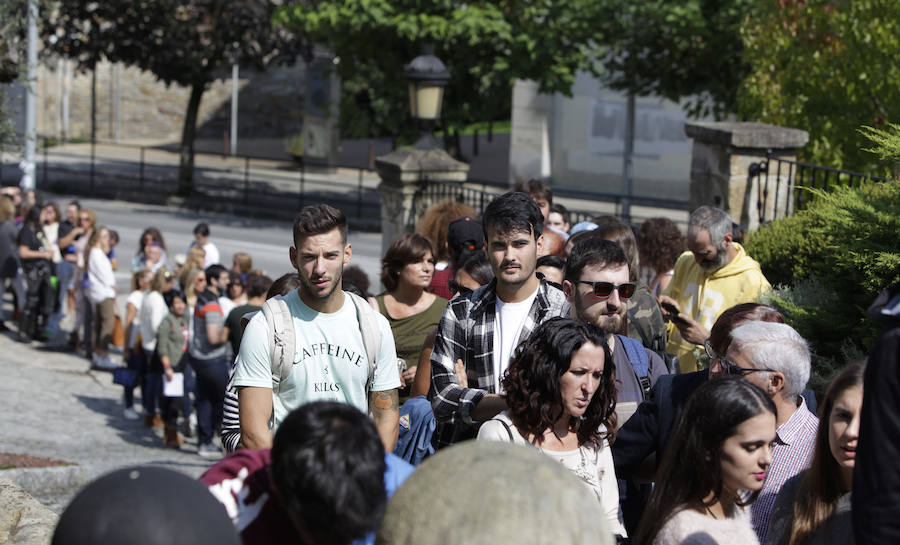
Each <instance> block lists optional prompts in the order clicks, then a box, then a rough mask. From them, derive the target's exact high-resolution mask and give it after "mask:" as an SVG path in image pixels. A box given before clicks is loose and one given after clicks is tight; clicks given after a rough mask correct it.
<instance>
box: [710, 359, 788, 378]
mask: <svg viewBox="0 0 900 545" xmlns="http://www.w3.org/2000/svg"><path fill="white" fill-rule="evenodd" d="M719 362H720V363H721V364H722V370H723V371H725V374H726V375H735V376H739V377H742V376H744V375H746V374H748V373H755V372H770V371H775V370H774V369H757V368H755V367H738V365H737V364H736V363H734V362H733V361H731V360H730V359H728V358H719Z"/></svg>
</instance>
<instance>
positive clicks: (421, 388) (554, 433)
mask: <svg viewBox="0 0 900 545" xmlns="http://www.w3.org/2000/svg"><path fill="white" fill-rule="evenodd" d="M0 201H4V199H0ZM3 206H4V205H3V203H2V202H0V213H3ZM35 206H37V205H35ZM32 208H34V206H33V207H32ZM49 208H52V206H51V207H49ZM49 208H47V207H43V208H41V207H38V208H37V210H38V213H37V215H35V214H32V213H30V211H28V212H27V213H26V214H25V215H24V216H23V218H24V219H23V222H24V223H23V226H22V227H21V230H20V231H19V235H18V236H19V245H20V246H21V247H22V248H20V249H19V251H18V252H17V260H18V261H17V262H16V263H17V264H16V268H17V270H18V271H19V273H17V274H23V273H24V271H26V270H27V269H26V266H25V264H26V262H27V261H28V260H46V261H48V262H50V263H52V264H54V265H55V269H54V268H52V267H51V269H50V273H49V274H50V276H54V277H56V278H57V279H58V280H56V281H53V282H51V283H50V288H52V287H53V284H54V283H58V287H57V288H56V289H57V290H58V295H57V291H52V290H51V289H50V288H42V287H39V288H37V289H34V290H33V289H32V288H31V287H28V288H27V289H23V290H22V294H21V296H22V299H21V301H23V302H24V303H23V304H21V309H22V310H21V312H20V317H19V323H20V331H21V328H23V327H25V328H26V329H25V331H26V332H28V334H29V335H31V336H35V335H40V332H41V331H42V328H49V327H53V326H54V324H56V323H58V320H54V318H52V315H53V313H54V312H59V311H60V310H59V309H60V306H61V305H62V304H63V303H66V302H67V301H68V295H67V292H68V291H69V290H70V288H71V291H73V294H72V295H73V299H74V301H76V303H75V310H76V312H78V309H79V308H81V307H83V308H82V310H81V314H82V316H81V318H80V319H77V320H76V323H77V324H78V325H79V327H82V328H84V329H79V330H76V331H77V332H78V331H94V335H93V337H92V338H90V339H87V338H86V337H87V336H86V335H85V334H84V333H83V332H82V333H80V334H79V335H78V337H77V341H78V343H79V344H84V343H86V342H90V343H92V344H90V345H89V346H90V348H89V349H88V350H89V352H88V353H89V354H91V355H92V357H93V363H94V365H96V366H98V367H101V368H105V367H109V366H110V364H109V361H108V360H109V355H108V345H109V343H110V339H111V337H112V333H113V327H112V326H111V325H110V324H112V323H114V321H115V318H116V312H115V309H114V304H113V303H112V302H114V301H115V298H116V295H117V294H116V291H115V282H114V275H111V272H112V271H113V270H115V268H116V267H117V264H116V259H115V252H114V248H115V243H114V240H115V238H116V237H114V236H111V235H112V234H113V233H112V232H111V231H110V230H109V229H107V228H105V227H103V226H100V225H97V219H96V217H95V216H94V215H93V214H92V213H90V212H89V211H87V210H83V209H80V208H79V207H78V206H77V203H72V204H70V205H69V207H67V216H68V215H69V212H68V209H69V208H72V210H73V211H72V214H71V220H72V224H73V226H74V224H75V223H78V224H79V227H73V229H69V228H68V227H66V228H64V227H63V226H60V227H59V228H58V229H57V230H56V231H55V234H56V238H55V240H54V241H50V240H49V238H48V237H47V231H48V230H47V229H45V228H44V227H42V226H46V225H47V224H48V220H52V219H53V215H52V213H51V212H45V211H44V210H45V209H49ZM32 216H34V218H33V220H32V219H29V218H32ZM57 219H58V217H57ZM82 220H83V221H82ZM51 223H52V222H51ZM5 229H7V227H6V224H5V223H3V224H0V233H5V232H6V231H5ZM75 229H77V230H78V233H77V234H76V235H75V236H72V234H71V233H72V232H74V230H75ZM38 231H43V233H44V235H40V234H36V232H38ZM22 233H25V235H22ZM194 234H195V243H194V244H193V245H192V247H191V248H189V249H188V251H187V252H186V256H185V258H184V262H183V263H182V264H181V265H180V266H178V267H171V265H172V263H170V261H169V257H168V252H167V249H166V246H165V243H164V241H163V236H162V234H161V233H160V232H159V230H157V229H155V228H148V229H147V230H145V232H144V233H143V234H142V236H141V240H140V242H141V244H140V251H139V253H138V255H136V256H135V257H134V259H133V260H132V272H133V283H132V292H131V293H130V294H129V295H128V297H127V303H126V306H125V312H124V314H123V316H122V318H123V323H124V330H125V337H126V342H125V347H124V350H123V355H124V356H125V360H126V365H125V366H122V367H119V368H117V371H116V374H117V381H118V380H120V379H119V377H118V375H122V377H121V383H122V384H123V385H124V387H125V396H124V399H125V407H124V409H123V410H124V411H125V414H126V416H127V417H128V418H138V417H139V415H138V414H137V412H136V411H135V409H134V406H133V403H134V388H136V387H137V386H140V388H141V405H142V407H143V411H144V418H145V421H146V423H147V425H149V426H153V425H158V426H161V427H163V428H164V441H165V443H166V444H167V445H169V446H172V447H175V448H178V447H180V445H181V444H182V443H183V438H182V435H183V434H184V433H193V432H194V430H192V429H191V426H190V414H191V412H192V411H193V412H195V413H196V422H197V425H196V433H197V434H198V453H199V454H200V455H201V456H205V457H210V458H220V457H222V456H223V448H220V447H219V444H220V443H221V444H222V445H223V446H224V450H226V451H228V452H230V454H228V455H227V456H225V458H224V459H222V460H219V461H218V462H216V463H215V464H214V465H213V466H212V467H211V468H210V469H209V470H208V471H207V472H206V473H205V474H204V475H203V476H202V477H201V482H202V483H203V484H204V485H206V486H207V488H208V489H209V490H210V492H211V493H212V496H213V497H214V498H215V499H216V500H218V502H219V503H220V504H221V505H223V506H224V509H225V511H226V513H227V515H228V517H229V518H230V519H231V521H232V522H233V524H234V527H235V531H236V532H237V534H238V535H239V536H240V539H241V540H242V541H243V543H246V544H257V543H270V542H276V541H278V542H292V543H331V544H337V543H351V542H354V543H374V540H375V533H374V532H375V530H376V529H377V528H378V525H379V523H380V520H381V517H382V514H383V513H384V511H385V506H386V505H387V502H388V501H389V500H390V497H391V495H392V494H393V493H394V491H395V490H396V489H397V488H400V487H402V486H403V484H402V483H403V482H404V481H405V480H406V479H407V478H408V477H410V475H413V474H414V471H415V470H416V466H417V465H419V464H420V463H424V464H428V463H429V458H430V457H431V456H433V455H435V454H436V453H438V451H440V450H442V449H446V448H452V446H453V445H455V444H457V443H461V442H464V441H467V440H473V439H474V440H476V442H475V443H470V444H484V445H485V446H487V445H492V444H496V443H508V444H511V445H517V446H518V447H519V448H526V449H529V450H530V451H532V452H536V453H539V454H540V456H541V457H543V458H542V459H549V460H553V461H555V462H557V463H558V464H559V465H560V466H561V467H563V468H565V469H566V470H567V471H568V472H569V473H570V474H571V475H574V477H576V478H577V479H574V480H573V482H580V486H583V487H584V488H585V490H587V491H589V493H590V497H591V498H592V501H594V502H595V503H596V505H595V507H596V513H597V517H599V518H601V519H602V520H603V521H604V523H605V526H606V528H607V529H608V531H609V532H610V534H612V535H614V536H615V537H616V538H617V539H618V540H619V541H620V542H631V543H635V544H640V545H644V544H647V545H649V544H654V545H669V544H680V543H688V544H691V543H696V544H712V543H719V544H725V543H729V544H730V543H738V544H777V545H780V544H790V545H801V544H811V543H832V542H833V543H848V542H852V540H853V539H854V531H855V536H856V539H857V542H858V543H874V542H876V541H871V540H865V541H864V540H862V539H860V535H861V533H860V531H859V530H858V529H855V528H854V526H853V524H852V521H853V519H854V518H856V517H857V507H856V502H857V501H862V500H860V499H859V495H858V494H853V495H851V492H852V491H853V490H854V486H855V484H856V485H857V486H859V483H854V472H855V470H856V472H857V473H858V472H859V468H857V467H856V466H857V449H858V446H859V444H860V438H861V435H862V434H861V432H860V430H861V428H864V425H865V422H864V415H863V399H864V395H863V394H864V380H863V376H864V373H866V363H865V362H859V363H854V364H851V365H848V366H846V367H845V368H844V369H842V370H841V372H840V373H839V374H838V375H837V376H836V377H835V378H834V379H833V381H832V383H831V385H830V386H829V387H828V389H827V390H826V391H825V392H824V396H823V397H822V399H821V400H817V399H816V396H815V393H814V392H812V391H811V390H809V389H808V388H807V383H808V382H809V379H810V374H811V359H812V355H811V351H810V348H809V346H808V345H807V342H806V341H805V340H804V339H803V338H802V337H801V336H800V335H799V334H798V333H797V331H796V330H795V329H794V328H792V327H791V326H790V325H788V324H786V323H785V319H784V317H783V316H782V315H781V314H780V313H779V312H778V311H777V310H776V309H774V308H772V307H769V306H766V305H764V304H762V303H761V302H760V301H761V299H762V297H763V296H764V295H765V293H766V292H767V291H768V290H770V289H771V286H770V285H769V283H768V282H767V280H766V278H765V276H764V274H763V272H762V271H761V269H760V267H759V264H758V263H757V262H756V261H755V260H753V259H752V256H749V255H748V254H747V252H746V251H745V250H744V248H743V246H742V245H741V243H740V240H741V237H742V233H741V231H740V229H739V228H738V227H737V226H736V225H735V224H734V222H733V221H732V219H731V218H730V217H729V215H728V214H727V213H726V212H725V211H723V210H720V209H717V208H714V207H711V206H701V207H699V208H698V209H696V210H694V211H693V212H692V213H691V215H690V218H689V220H688V225H687V230H686V233H684V232H682V231H681V230H680V229H679V227H678V225H677V224H675V223H674V222H672V221H671V220H669V219H666V218H652V219H649V220H646V221H645V222H644V223H643V224H642V225H640V226H638V227H633V226H631V225H626V224H623V223H622V222H621V221H620V220H618V219H617V218H615V217H612V216H605V217H598V218H594V219H593V220H592V221H590V222H581V223H579V224H576V225H571V222H570V218H569V217H568V212H567V210H566V208H565V207H563V206H562V205H560V204H554V203H553V195H552V191H551V190H550V189H549V187H548V186H547V185H546V184H544V183H542V182H540V181H536V180H532V181H529V182H528V183H524V184H521V185H520V186H518V187H517V188H516V190H515V191H511V192H509V193H506V194H503V195H501V196H498V197H497V198H495V199H494V200H493V201H491V202H490V203H489V204H488V205H487V207H486V208H485V210H484V211H483V212H482V213H481V214H480V216H479V215H478V214H476V212H475V211H474V210H472V209H471V208H469V207H467V206H465V205H462V204H460V203H456V202H451V201H446V202H441V203H438V204H436V205H434V206H432V207H431V208H429V209H428V210H427V211H426V213H425V215H424V217H423V218H422V220H421V222H420V223H419V225H418V227H417V229H416V232H415V233H411V234H406V235H402V236H401V237H399V238H398V239H396V240H394V241H392V242H391V244H390V245H389V247H388V249H387V251H386V253H385V255H384V256H383V260H382V267H381V270H380V279H381V283H382V286H383V289H376V290H371V286H370V285H369V279H368V275H367V274H366V273H365V272H363V271H360V270H359V269H358V268H356V267H354V266H352V265H351V260H352V255H353V245H352V241H351V240H349V238H348V232H347V223H346V218H345V217H344V215H343V213H342V212H341V211H340V210H337V209H335V208H333V207H331V206H328V205H312V206H307V207H305V208H303V209H302V210H301V211H300V213H299V215H298V217H297V219H296V221H295V222H294V225H293V241H292V245H291V246H290V265H291V267H292V268H293V269H294V270H295V271H296V272H292V273H289V274H286V275H284V276H282V277H281V278H278V279H277V280H276V281H275V282H272V281H271V280H270V279H269V278H268V277H266V276H265V275H264V274H263V273H262V271H254V270H253V266H252V258H251V256H250V255H248V254H246V253H240V254H236V255H235V256H234V259H233V263H232V267H231V268H230V269H226V268H225V267H224V266H222V265H221V264H219V263H218V259H219V254H218V251H217V249H216V248H215V245H214V244H212V243H211V242H210V230H209V226H208V225H206V224H200V225H198V226H197V228H196V229H195V231H194ZM44 238H47V242H42V239H44ZM85 238H86V239H87V240H83V239H85ZM34 240H36V242H35V243H33V241H34ZM22 241H24V244H23V243H22ZM64 243H65V244H64ZM70 246H71V247H72V251H71V253H72V254H73V255H74V257H73V258H67V257H65V256H66V255H67V254H68V253H69V252H68V250H69V247H70ZM54 248H55V249H54ZM22 249H27V250H29V251H22ZM51 254H52V255H51ZM57 254H58V255H57ZM213 259H214V261H212V260H213ZM64 262H71V263H73V272H72V273H71V274H70V275H68V276H65V275H67V274H68V273H66V272H54V271H61V269H65V265H63V266H62V267H60V266H59V265H60V264H62V263H64ZM0 263H2V264H3V267H2V268H0V271H3V272H6V271H7V270H8V268H9V267H10V266H8V265H7V263H6V261H5V260H0ZM29 267H30V268H31V269H33V268H34V267H33V266H32V265H29ZM31 275H32V276H35V277H37V276H40V275H39V274H37V273H31ZM23 276H24V280H25V281H26V285H29V284H28V282H30V277H29V275H28V274H27V273H24V274H23ZM110 277H112V281H111V280H110ZM6 278H12V279H14V281H15V278H17V277H16V276H14V275H9V276H7V277H6ZM66 278H68V280H65V279H66ZM41 289H47V291H48V293H50V295H49V296H50V297H51V298H53V300H54V301H55V303H54V305H55V306H50V307H48V309H47V310H46V311H44V310H42V309H44V307H42V306H41V302H42V301H43V299H41V297H42V296H41V295H40V294H41V293H42V292H41V291H40V290H41ZM79 292H80V294H79ZM33 293H36V294H38V296H37V297H38V303H37V304H36V305H32V304H31V302H30V301H31V300H30V299H29V297H31V296H32V294H33ZM893 296H896V293H894V294H893ZM18 297H19V295H18V294H17V301H20V300H19V299H18ZM891 304H893V306H891ZM79 305H81V307H79ZM882 306H887V307H889V308H894V307H896V306H898V304H897V301H896V300H895V298H894V299H888V301H884V302H882ZM886 314H887V313H886ZM23 315H27V317H26V318H22V316H23ZM22 324H24V326H23V325H22ZM32 324H33V325H32ZM84 324H93V325H92V326H91V325H84ZM29 327H31V329H28V328H29ZM90 327H93V329H92V330H91V329H90ZM19 334H20V335H21V334H22V333H21V332H20V333H19ZM73 340H74V339H73ZM879 354H881V357H882V358H884V357H885V351H883V350H882V351H881V352H879ZM887 357H895V354H893V353H888V354H887ZM873 365H874V364H873V363H871V362H870V363H869V367H870V368H872V367H873ZM123 370H126V371H128V372H125V371H123ZM173 383H175V385H180V386H182V387H181V388H178V387H176V386H175V385H173ZM867 399H868V398H867ZM179 419H181V422H182V424H181V425H180V426H179ZM217 435H221V438H220V439H217V437H216V436H217ZM510 448H512V447H510ZM869 448H870V449H871V448H872V447H869ZM231 451H234V452H231ZM871 456H872V457H873V458H870V459H869V460H867V461H868V463H870V464H871V463H873V461H872V460H874V456H876V454H875V453H872V454H871ZM436 459H437V458H436ZM423 460H424V462H423ZM860 463H862V461H860ZM473 469H474V468H471V467H446V468H443V471H444V472H445V473H446V474H447V475H448V476H449V477H450V478H451V479H452V478H453V475H454V474H457V473H458V474H467V473H470V472H472V471H473ZM869 471H871V470H869ZM521 478H522V479H530V478H532V476H531V475H529V474H527V473H523V474H522V475H521ZM413 482H414V480H412V481H410V483H413ZM866 482H867V483H869V481H866ZM485 484H486V485H488V484H487V483H485ZM490 486H493V485H490ZM867 486H869V489H870V490H871V489H872V488H873V487H874V485H872V484H868V485H867ZM87 492H88V491H87V490H86V491H85V493H87ZM77 500H78V499H77V498H76V501H75V502H74V503H73V505H76V504H77V503H78V501H77ZM548 501H552V498H548ZM473 505H475V504H473ZM478 508H479V509H487V510H489V509H490V506H480V505H479V507H478ZM405 516H408V517H410V518H414V517H416V516H417V513H415V512H409V513H406V514H405ZM64 518H65V517H64ZM60 527H61V528H62V525H61V526H60ZM60 531H61V530H60ZM58 533H59V532H58ZM62 542H63V541H60V543H62Z"/></svg>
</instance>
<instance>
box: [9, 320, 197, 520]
mask: <svg viewBox="0 0 900 545" xmlns="http://www.w3.org/2000/svg"><path fill="white" fill-rule="evenodd" d="M12 335H13V334H12V333H4V334H2V335H0V353H2V354H4V357H3V358H0V451H3V452H11V453H16V454H29V455H32V456H40V457H47V458H56V459H61V460H65V461H67V462H72V463H74V464H77V468H70V469H69V470H66V473H67V474H68V477H67V478H66V479H63V480H61V479H60V478H59V475H58V474H59V473H60V471H59V470H57V469H56V468H53V469H29V470H6V471H10V472H20V473H21V472H23V471H24V472H26V473H29V474H31V475H29V476H28V478H29V479H30V482H29V483H28V484H26V483H22V482H20V483H19V484H20V485H21V486H23V487H25V488H26V490H28V488H31V490H28V491H29V493H31V494H32V495H34V496H35V497H37V499H38V500H40V501H41V502H42V503H44V504H45V505H47V506H49V507H50V508H51V509H52V510H54V511H56V512H57V513H60V512H62V510H63V509H64V508H65V506H66V504H67V503H68V501H69V500H70V499H71V497H72V496H74V494H75V493H76V492H77V490H78V489H79V488H80V486H82V485H84V484H86V483H88V482H90V481H91V480H93V479H95V478H97V477H98V476H100V475H103V474H105V473H108V472H109V471H112V470H114V469H117V468H120V467H125V466H131V465H144V464H147V465H154V466H162V467H167V468H170V469H174V470H177V471H181V472H184V473H186V474H188V475H191V476H192V477H197V476H199V475H200V474H201V473H202V472H203V471H204V470H205V469H206V468H207V467H209V466H210V465H211V464H212V462H213V461H210V460H205V459H203V458H200V457H199V456H198V455H197V454H196V447H197V445H196V434H195V438H194V439H189V440H187V442H185V444H184V445H183V446H182V448H181V450H174V449H170V448H166V447H164V446H163V443H162V439H161V437H162V432H161V430H159V431H157V430H150V429H148V428H146V427H144V424H143V419H141V420H126V419H125V418H124V416H123V415H122V387H121V386H119V385H116V384H113V383H112V374H111V373H108V372H99V371H91V370H90V362H89V361H88V360H87V359H85V358H83V357H79V356H76V355H74V354H71V353H64V352H54V351H50V350H46V349H41V348H39V347H38V345H37V344H33V345H28V344H22V343H18V342H15V341H14V340H12ZM135 394H136V396H137V397H139V390H136V391H135ZM3 474H4V471H0V476H2V475H3ZM35 474H38V475H35Z"/></svg>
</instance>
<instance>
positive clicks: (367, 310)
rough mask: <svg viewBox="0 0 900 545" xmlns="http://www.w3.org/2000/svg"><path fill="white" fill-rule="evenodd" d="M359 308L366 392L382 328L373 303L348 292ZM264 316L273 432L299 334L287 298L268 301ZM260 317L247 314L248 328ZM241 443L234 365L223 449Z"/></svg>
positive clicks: (226, 410)
mask: <svg viewBox="0 0 900 545" xmlns="http://www.w3.org/2000/svg"><path fill="white" fill-rule="evenodd" d="M344 296H345V297H349V298H350V300H351V301H353V306H355V307H356V318H357V320H358V321H359V330H360V333H362V340H363V346H364V347H365V349H366V359H367V360H368V362H369V375H368V378H367V379H366V392H369V391H370V390H371V387H372V379H373V377H374V374H375V361H376V359H377V358H378V352H380V351H381V328H380V327H379V326H378V313H377V312H376V311H375V309H373V308H372V307H371V306H370V305H369V302H368V301H366V300H365V299H363V298H362V297H359V296H358V295H354V294H352V293H349V292H346V291H345V292H344ZM262 313H263V316H265V317H266V324H267V325H268V327H269V333H270V334H271V336H270V337H269V356H270V361H271V363H272V396H273V408H272V415H270V417H269V429H270V430H271V429H272V428H273V427H274V424H275V414H274V410H275V409H274V396H276V395H278V390H279V388H280V387H281V383H282V381H284V380H285V379H286V378H287V377H288V376H290V374H291V370H292V369H293V366H294V350H295V347H296V344H295V339H296V337H295V334H294V321H293V318H292V317H291V310H290V308H288V305H287V302H285V300H284V297H283V296H281V295H277V296H275V297H273V298H271V299H268V300H267V301H266V302H265V303H263V305H262ZM255 314H256V313H255V312H254V313H250V314H246V315H244V316H243V317H242V318H241V324H242V326H244V325H245V324H246V322H245V320H246V321H249V320H250V318H252V317H253V315H255ZM240 442H241V419H240V405H239V403H238V393H237V388H235V386H234V365H233V364H232V366H231V372H230V373H229V376H228V386H227V387H226V388H225V411H224V413H223V416H222V445H223V446H224V447H225V450H226V451H228V452H234V451H235V450H237V448H238V447H239V445H240Z"/></svg>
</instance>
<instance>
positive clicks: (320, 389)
mask: <svg viewBox="0 0 900 545" xmlns="http://www.w3.org/2000/svg"><path fill="white" fill-rule="evenodd" d="M289 255H290V261H291V265H292V266H293V267H294V268H295V269H297V273H298V276H299V279H300V287H299V288H297V289H296V290H293V291H291V292H289V293H288V294H287V295H285V296H284V297H283V304H286V306H287V310H288V311H289V313H290V318H291V325H292V326H293V327H292V329H293V335H291V338H292V340H293V348H294V354H293V356H292V357H289V356H283V357H282V358H281V359H280V360H279V361H283V360H284V358H287V360H288V362H292V364H291V366H290V367H289V368H288V369H287V370H286V373H287V374H283V373H282V374H281V376H280V380H278V378H277V377H275V376H273V375H274V373H273V370H274V369H279V370H280V371H284V370H285V369H284V367H283V366H280V365H278V364H279V361H273V360H274V359H276V357H277V355H276V354H275V353H273V350H272V346H270V344H271V342H272V339H273V327H274V326H272V325H270V324H269V323H268V320H267V318H266V316H265V314H264V313H263V312H260V313H258V314H257V315H256V316H254V317H253V318H252V319H251V320H250V322H249V323H248V324H247V328H246V330H245V331H244V335H243V339H242V341H241V345H240V350H239V352H238V355H237V358H236V359H235V369H234V386H235V387H236V388H237V390H238V410H239V413H240V431H241V443H242V444H243V446H246V447H248V448H255V449H258V448H265V447H269V446H271V444H272V433H273V431H274V429H275V428H277V427H278V425H279V424H280V423H281V421H282V420H283V419H284V417H285V416H286V415H287V414H288V413H289V412H290V411H291V410H293V409H295V408H297V407H299V406H300V405H303V404H305V403H308V402H310V401H340V402H343V403H348V404H350V405H353V406H355V407H356V408H357V409H359V410H361V411H363V412H370V413H371V415H372V419H373V420H374V422H375V426H376V428H377V429H378V433H379V435H380V436H381V440H382V442H383V443H384V447H385V449H386V450H387V451H389V452H390V451H392V450H393V449H394V445H395V443H396V442H397V433H398V429H399V424H398V418H399V399H398V392H397V389H398V388H399V387H400V374H399V369H398V367H397V353H396V350H395V346H394V337H393V335H392V334H391V328H390V326H389V325H388V322H387V320H386V319H385V318H384V317H383V316H381V315H380V314H378V313H377V312H375V311H374V310H373V309H372V308H371V307H370V306H369V304H368V302H366V301H364V300H362V299H360V298H356V299H354V297H356V296H354V295H352V294H350V293H347V292H344V291H343V290H341V289H340V287H341V276H342V273H343V269H344V267H345V266H346V265H348V264H349V263H350V257H351V255H352V247H351V245H350V244H349V243H348V242H347V220H346V218H345V217H344V214H343V213H342V212H341V211H340V210H338V209H336V208H333V207H331V206H328V205H327V204H318V205H313V206H307V207H305V208H303V209H302V210H301V211H300V214H299V215H298V216H297V219H296V220H295V221H294V245H293V246H291V248H290V252H289ZM274 303H279V301H275V302H274ZM267 304H268V303H267ZM367 324H369V325H371V324H375V325H374V326H372V327H373V328H377V331H371V328H369V327H368V326H367ZM367 331H368V333H367ZM287 334H288V335H290V329H288V330H287ZM366 335H368V336H369V340H373V338H374V340H377V342H375V343H370V342H369V341H367V339H366ZM373 336H374V337H373ZM280 346H282V347H283V346H284V345H280ZM367 347H368V349H369V350H371V351H372V352H375V353H374V354H369V353H368V350H367ZM273 391H274V392H275V395H274V396H273ZM270 420H271V428H272V430H270V425H269V423H270Z"/></svg>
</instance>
